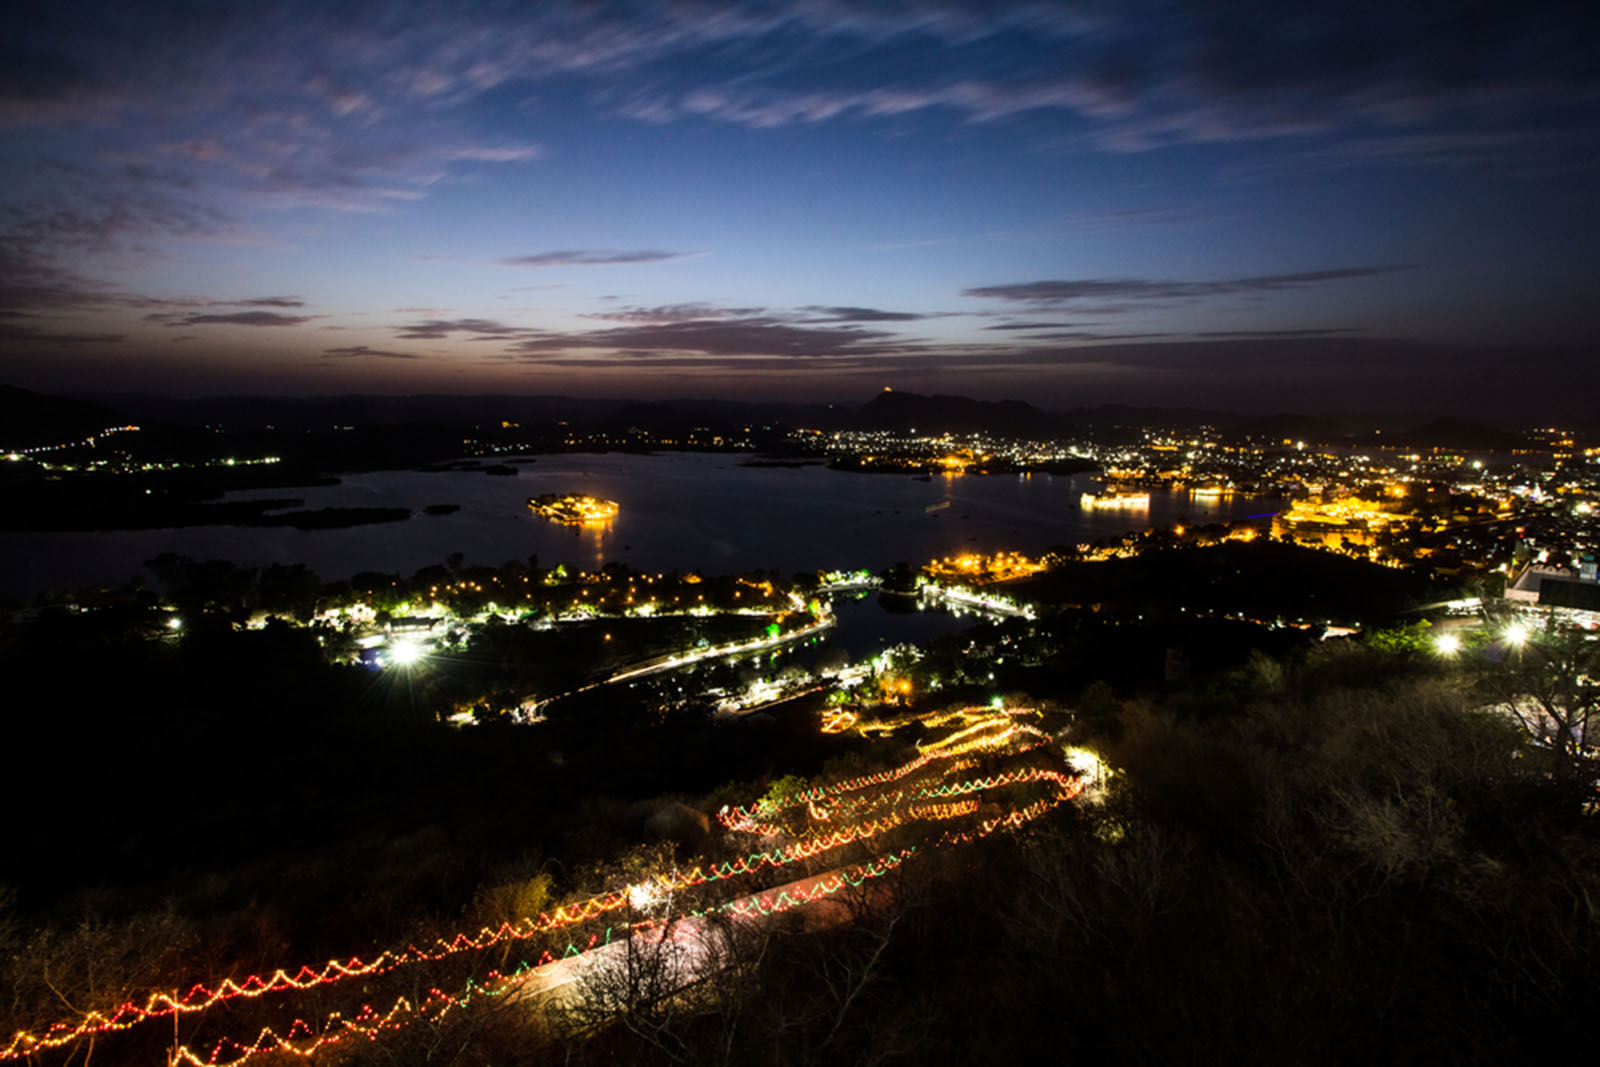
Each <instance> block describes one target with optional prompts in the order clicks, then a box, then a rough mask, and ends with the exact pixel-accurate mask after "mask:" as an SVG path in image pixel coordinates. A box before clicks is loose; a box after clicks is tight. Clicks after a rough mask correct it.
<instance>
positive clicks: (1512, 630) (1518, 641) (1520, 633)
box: [1505, 622, 1528, 648]
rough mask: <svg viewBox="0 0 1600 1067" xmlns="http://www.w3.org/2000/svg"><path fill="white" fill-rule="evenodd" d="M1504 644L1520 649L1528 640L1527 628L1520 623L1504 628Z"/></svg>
mask: <svg viewBox="0 0 1600 1067" xmlns="http://www.w3.org/2000/svg"><path fill="white" fill-rule="evenodd" d="M1505 639H1506V644H1508V645H1511V646H1513V647H1517V648H1520V647H1521V646H1522V644H1523V642H1525V641H1527V640H1528V628H1527V627H1526V626H1524V625H1523V624H1522V623H1520V622H1514V623H1512V624H1511V625H1510V626H1507V627H1506V632H1505Z"/></svg>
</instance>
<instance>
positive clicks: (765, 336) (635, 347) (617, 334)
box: [513, 317, 915, 358]
mask: <svg viewBox="0 0 1600 1067" xmlns="http://www.w3.org/2000/svg"><path fill="white" fill-rule="evenodd" d="M513 348H514V349H515V350H517V351H521V352H552V351H562V350H567V349H582V348H608V349H616V350H618V351H624V352H635V353H656V352H699V353H702V354H705V355H709V356H793V357H801V358H816V357H819V356H839V355H863V354H871V353H882V352H891V351H910V350H913V349H914V348H915V346H914V345H912V344H909V343H908V342H905V341H902V340H898V339H896V338H895V337H894V335H893V334H890V333H887V332H885V331H881V330H864V329H858V328H855V327H849V326H837V327H832V328H825V327H815V326H800V325H794V324H792V323H788V322H785V321H783V320H781V319H776V318H770V317H755V318H744V319H729V320H726V321H717V320H694V321H688V322H664V323H657V324H652V325H644V326H619V327H617V328H615V329H610V330H590V331H587V332H580V333H559V334H554V333H553V334H546V335H544V336H540V337H530V338H527V339H525V340H521V341H518V342H516V343H515V344H514V345H513Z"/></svg>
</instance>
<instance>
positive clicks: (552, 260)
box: [500, 248, 701, 267]
mask: <svg viewBox="0 0 1600 1067" xmlns="http://www.w3.org/2000/svg"><path fill="white" fill-rule="evenodd" d="M700 254H701V253H698V252H663V251H660V250H658V249H640V250H637V251H616V250H610V249H592V248H572V249H565V250H563V251H560V252H536V253H534V254H532V255H527V256H511V257H509V258H507V259H502V260H500V262H501V263H502V264H503V265H505V266H508V267H614V266H621V265H623V264H629V263H662V262H665V261H666V260H669V259H684V258H687V257H689V256H696V255H700Z"/></svg>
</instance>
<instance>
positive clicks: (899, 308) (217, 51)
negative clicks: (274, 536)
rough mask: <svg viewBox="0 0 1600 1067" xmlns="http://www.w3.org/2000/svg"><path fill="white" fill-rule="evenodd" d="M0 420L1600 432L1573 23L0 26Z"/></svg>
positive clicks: (29, 14)
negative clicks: (466, 401)
mask: <svg viewBox="0 0 1600 1067" xmlns="http://www.w3.org/2000/svg"><path fill="white" fill-rule="evenodd" d="M0 40H3V45H0V138H3V143H4V150H3V154H0V166H3V173H4V177H3V181H0V359H3V364H0V380H4V381H8V382H10V383H13V384H18V385H24V386H27V387H30V388H35V389H46V390H55V391H117V390H147V391H154V392H171V393H178V394H183V395H205V394H214V393H223V392H256V393H274V394H323V393H335V392H367V393H397V392H456V393H467V392H471V393H477V392H502V393H519V394H550V393H562V394H571V395H605V396H621V395H634V396H724V397H749V398H775V397H795V398H819V399H829V400H833V399H846V400H849V399H856V400H861V399H865V398H867V397H868V396H869V395H870V394H871V392H872V391H874V390H877V389H881V388H882V387H883V386H885V385H891V386H894V387H896V388H903V389H916V390H921V391H939V392H954V393H965V394H967V395H972V396H979V397H987V398H1000V397H1007V396H1010V397H1018V398H1021V399H1027V400H1031V401H1034V402H1035V403H1038V404H1041V405H1043V406H1055V407H1066V406H1072V405H1077V404H1097V403H1106V402H1114V403H1132V404H1162V405H1172V404H1187V405H1194V406H1223V407H1229V408H1233V409H1237V410H1246V411H1262V412H1266V411H1276V410H1301V411H1327V410H1339V409H1342V410H1347V411H1397V410H1429V411H1435V412H1438V413H1458V414H1467V415H1474V416H1478V417H1490V416H1500V417H1501V418H1503V419H1506V420H1510V419H1515V418H1532V417H1536V416H1540V415H1544V414H1549V415H1551V416H1553V417H1565V416H1572V415H1582V414H1583V413H1585V412H1588V411H1592V409H1593V407H1594V405H1593V400H1592V398H1593V395H1594V392H1595V388H1596V383H1597V382H1600V373H1597V372H1596V371H1595V370H1594V369H1593V358H1594V355H1595V350H1596V341H1597V339H1600V269H1597V267H1600V263H1597V258H1600V256H1597V249H1600V197H1597V193H1600V169H1597V163H1600V144H1597V135H1600V121H1597V119H1600V46H1597V42H1600V16H1597V15H1595V14H1594V13H1593V8H1592V7H1591V5H1590V4H1587V3H1574V4H1541V3H1515V2H1509V0H1503V2H1492V3H1474V2H1470V0H1463V2H1452V3H1426V4H1424V3H1406V2H1400V3H1395V2H1393V0H1384V2H1374V3H1367V2H1364V0H1355V2H1348V0H1347V2H1340V3H1326V4H1310V5H1306V4H1290V3H1282V2H1270V3H1262V4H1248V3H1226V2H1220V0H1213V2H1207V3H1196V4H1182V3H1161V2H1138V0H1120V2H1108V3H1047V4H1016V5H1003V4H998V3H973V4H963V3H954V2H952V3H880V4H873V5H870V6H868V5H855V4H844V3H830V2H826V0H795V2H792V3H766V4H750V5H739V6H730V5H719V4H709V3H705V4H701V3H641V4H607V5H592V4H582V3H572V4H564V3H559V2H541V3H529V4H517V3H483V4H466V3H458V4H448V5H446V4H439V5H424V4H396V3H391V4H348V5H335V4H331V3H314V4H299V3H294V2H262V0H255V2H252V3H240V4H234V3H190V4H162V3H152V2H140V3H134V2H122V3H115V4H89V3H78V2H71V0H67V2H60V0H58V2H53V3H45V4H32V3H22V4H20V5H19V4H16V3H13V4H11V5H8V8H7V15H6V17H5V19H4V27H3V29H0Z"/></svg>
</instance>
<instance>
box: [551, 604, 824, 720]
mask: <svg viewBox="0 0 1600 1067" xmlns="http://www.w3.org/2000/svg"><path fill="white" fill-rule="evenodd" d="M833 624H834V618H833V615H832V614H831V613H830V614H827V615H823V616H822V617H820V618H818V619H815V620H813V621H812V622H810V623H808V624H806V625H805V626H802V627H800V629H798V630H791V631H790V632H788V633H784V634H779V635H777V636H776V637H760V638H756V639H754V640H751V641H741V642H740V643H738V644H734V645H717V646H716V647H714V648H701V649H695V650H693V651H690V652H680V653H676V654H674V655H670V656H660V657H657V658H656V659H652V660H646V661H645V662H644V663H641V664H639V665H638V666H636V667H629V668H628V669H627V670H624V671H618V672H617V673H616V674H613V675H611V677H609V678H602V679H600V680H599V681H597V682H590V683H589V684H588V685H584V686H579V687H578V688H577V689H572V690H568V691H567V692H565V693H560V694H558V695H556V696H553V697H547V698H545V699H543V700H540V699H539V698H537V697H529V698H527V699H526V700H524V701H523V707H524V708H530V709H537V708H539V707H542V706H543V705H546V704H549V703H552V702H553V701H557V700H560V699H562V698H563V697H570V696H576V695H577V694H579V693H587V692H588V691H589V690H591V689H598V688H600V687H601V686H606V685H615V684H616V683H618V682H627V681H632V680H633V679H635V678H644V677H647V676H649V675H652V674H660V673H661V672H662V671H671V670H677V669H678V668H679V667H687V666H689V665H690V664H691V663H700V662H703V661H705V660H708V659H722V658H724V657H727V656H738V655H743V654H744V653H746V652H763V651H765V650H767V649H769V648H777V647H778V646H780V645H786V644H788V643H790V642H792V641H798V640H800V639H801V638H805V637H811V636H813V635H814V634H818V633H821V632H822V631H823V630H826V629H828V628H829V627H830V626H832V625H833Z"/></svg>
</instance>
